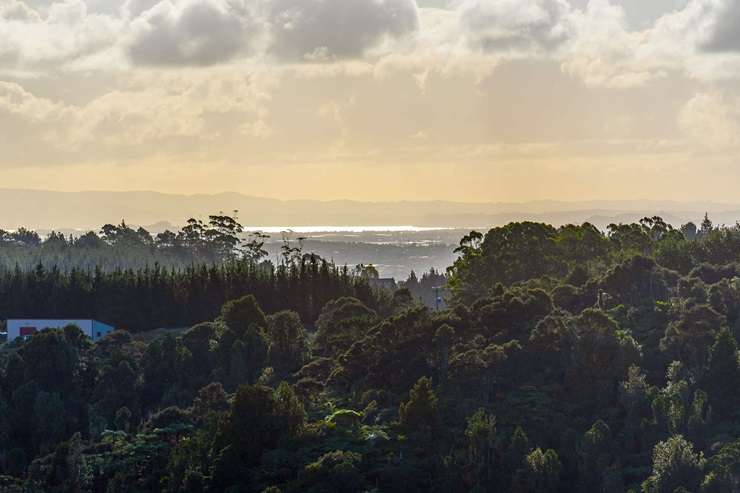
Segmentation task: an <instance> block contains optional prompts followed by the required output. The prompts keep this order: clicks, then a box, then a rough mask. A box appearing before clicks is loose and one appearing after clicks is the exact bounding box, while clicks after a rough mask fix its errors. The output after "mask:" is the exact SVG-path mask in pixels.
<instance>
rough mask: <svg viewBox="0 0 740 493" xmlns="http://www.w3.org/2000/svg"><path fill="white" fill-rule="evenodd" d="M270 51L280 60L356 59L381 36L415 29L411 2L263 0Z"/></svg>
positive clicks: (416, 19) (415, 14)
mask: <svg viewBox="0 0 740 493" xmlns="http://www.w3.org/2000/svg"><path fill="white" fill-rule="evenodd" d="M265 4H266V5H265V8H266V9H267V20H268V23H269V25H270V32H271V45H270V53H271V54H273V55H275V56H276V57H278V58H280V59H286V60H307V59H347V58H355V57H361V56H362V55H363V54H365V53H366V52H367V51H368V50H370V49H372V48H374V47H376V46H377V45H378V44H379V43H380V42H382V41H383V39H385V38H395V39H398V38H403V37H405V36H407V35H410V34H413V33H415V32H416V31H417V30H418V29H419V14H418V8H417V5H416V2H415V1H414V0H272V1H268V2H265Z"/></svg>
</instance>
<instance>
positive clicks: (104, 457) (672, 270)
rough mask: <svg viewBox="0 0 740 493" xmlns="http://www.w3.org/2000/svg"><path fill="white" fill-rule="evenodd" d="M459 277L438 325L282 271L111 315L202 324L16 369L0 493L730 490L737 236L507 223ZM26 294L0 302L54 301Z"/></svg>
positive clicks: (384, 301) (4, 389) (1, 452)
mask: <svg viewBox="0 0 740 493" xmlns="http://www.w3.org/2000/svg"><path fill="white" fill-rule="evenodd" d="M227 250H228V249H227ZM230 252H231V251H230V250H229V251H228V253H229V255H230ZM458 253H459V258H458V260H457V261H456V262H455V264H454V265H453V266H451V267H450V269H449V271H448V272H447V276H446V280H447V283H448V286H447V287H448V290H449V295H448V298H449V299H447V300H446V301H447V307H446V308H444V309H442V310H439V311H435V310H432V309H430V308H428V307H426V306H424V305H423V304H421V303H419V302H418V298H417V297H416V296H415V295H414V294H412V288H413V286H415V284H414V283H413V282H410V283H407V284H406V287H404V288H402V289H399V290H398V291H396V292H395V293H394V294H393V295H392V297H391V296H383V295H382V294H379V293H377V292H374V291H373V290H371V289H369V288H368V287H367V283H365V282H363V279H362V275H351V274H350V273H347V272H344V273H343V272H342V270H341V269H337V268H335V267H332V266H331V265H330V264H325V263H322V262H321V261H320V260H319V259H314V260H313V261H312V260H311V256H310V255H309V256H308V257H306V256H305V255H304V254H303V253H302V252H301V254H300V255H292V254H291V253H290V252H287V254H286V262H285V263H284V264H283V265H281V266H277V267H272V266H269V268H268V270H267V271H265V272H266V273H264V274H259V275H257V274H255V276H256V277H254V276H252V275H251V274H250V275H247V276H246V277H239V276H238V275H235V274H234V272H239V269H243V270H244V271H249V272H258V271H260V269H264V268H266V267H265V266H264V265H262V264H261V263H260V262H259V261H258V260H254V259H253V258H250V257H248V256H246V257H241V256H240V257H239V258H238V259H229V258H224V260H223V263H222V264H220V265H218V266H215V267H214V269H216V271H218V272H221V273H222V274H219V275H214V276H213V278H212V279H213V281H211V282H213V283H215V284H214V285H218V286H221V287H220V288H219V290H216V291H215V292H218V293H219V294H218V296H214V295H213V294H212V293H213V292H214V291H210V290H208V289H205V290H202V289H200V288H199V289H195V288H192V289H191V288H188V289H185V291H187V292H188V296H187V297H185V298H178V297H176V296H170V295H164V296H163V297H162V298H157V299H152V298H151V297H152V296H155V295H156V294H157V293H168V292H172V293H178V292H181V291H182V290H183V289H184V288H183V286H184V285H190V284H188V283H187V282H186V281H184V280H183V279H188V276H189V275H195V273H197V272H201V270H199V269H200V268H199V267H197V266H194V267H193V268H192V270H191V271H185V273H172V274H167V276H166V277H167V278H169V279H176V280H177V282H175V281H172V282H171V285H172V286H173V287H172V288H169V287H168V288H166V289H160V288H157V287H153V288H151V291H146V289H150V288H148V287H143V286H149V285H150V284H147V283H150V282H151V279H153V277H152V276H154V275H153V274H149V276H150V277H145V279H149V281H147V283H142V284H137V283H134V284H130V285H129V286H130V288H129V290H127V291H125V292H120V293H119V296H120V298H118V299H119V300H121V303H122V305H120V306H125V307H126V308H125V310H137V309H139V307H140V305H142V304H146V303H150V304H151V305H150V306H151V308H149V310H150V312H151V313H157V312H161V313H162V314H164V313H166V314H177V313H180V312H182V311H186V312H187V313H190V314H191V315H189V316H190V317H191V318H189V319H188V320H192V321H193V323H192V325H193V326H192V328H190V329H189V330H187V331H186V332H184V333H183V334H182V335H180V336H177V337H175V336H173V335H169V336H166V337H163V338H159V339H156V340H154V341H151V342H145V341H143V340H142V339H140V338H137V337H135V336H134V335H132V334H131V333H130V332H127V331H123V330H119V331H116V332H114V333H112V334H110V335H109V336H107V337H106V338H104V339H103V340H101V341H99V342H97V343H95V344H92V343H90V342H89V341H88V340H86V339H85V338H84V337H82V335H81V334H80V332H79V331H78V330H77V329H76V328H73V327H68V328H66V329H64V330H48V331H44V332H42V333H40V334H38V335H36V336H33V337H31V338H30V339H29V340H27V341H25V342H23V341H16V342H12V343H9V344H7V345H5V346H4V347H3V349H2V352H0V375H1V377H2V378H1V379H0V382H1V383H2V385H1V386H0V474H2V476H1V477H0V489H2V491H9V492H21V491H49V492H67V491H80V492H87V491H94V492H124V491H134V492H155V491H168V492H201V491H209V492H221V491H231V492H257V493H259V492H270V493H276V492H279V491H281V492H356V491H368V492H369V491H377V492H396V491H398V492H407V491H411V492H413V491H419V492H421V491H435V492H457V491H460V492H465V491H481V492H482V491H491V492H495V491H512V492H533V493H540V492H542V493H556V492H558V493H560V492H562V493H566V492H583V493H587V492H588V493H590V492H608V493H612V492H614V493H616V492H627V491H633V492H644V493H685V492H695V493H699V492H701V493H710V492H711V493H714V492H718V493H719V492H722V493H733V492H737V491H739V490H740V401H739V399H740V393H738V389H739V388H740V363H739V361H738V347H737V345H738V337H740V227H730V228H726V227H721V228H717V227H714V226H713V225H712V224H711V222H710V221H709V219H708V218H707V219H706V220H705V222H704V223H703V224H702V225H700V226H699V227H696V226H694V225H692V224H688V225H686V226H684V227H682V228H681V229H678V230H677V229H674V228H673V227H671V226H670V225H668V224H666V223H665V222H664V221H662V220H661V219H660V218H657V217H655V218H646V219H644V220H643V221H641V222H640V223H637V224H629V225H612V226H610V227H609V228H608V230H607V231H605V232H602V231H600V230H598V229H597V228H595V227H594V226H592V225H590V224H584V225H581V226H564V227H561V228H554V227H551V226H549V225H546V224H539V223H512V224H509V225H507V226H504V227H501V228H495V229H492V230H491V231H489V232H488V233H486V234H481V233H477V232H472V233H471V234H470V235H467V236H466V237H465V238H463V239H462V241H461V242H460V247H459V249H458ZM226 257H228V255H227V256H226ZM312 262H314V263H315V265H316V267H315V268H314V267H312V265H314V264H312ZM250 269H251V270H250ZM324 269H325V270H326V274H321V273H322V271H323V270H324ZM49 271H50V270H49V269H47V268H44V269H43V274H44V276H48V275H49V274H48V272H49ZM206 271H208V268H206ZM304 271H305V272H306V273H304ZM11 272H12V270H11ZM34 272H35V271H34V270H33V269H31V270H28V271H21V272H18V273H16V274H12V273H9V274H8V276H9V277H7V279H12V278H13V276H16V278H17V279H20V280H22V284H23V286H26V288H25V289H26V291H23V293H24V294H23V296H21V298H22V297H26V296H32V295H34V293H36V294H35V295H36V296H39V298H38V299H39V300H44V299H46V296H49V293H40V292H37V291H38V289H39V287H38V286H39V285H31V284H28V282H29V279H30V278H31V277H29V276H33V275H36V274H34ZM51 272H54V270H53V269H51ZM65 272H67V273H65V274H59V273H57V274H55V275H57V276H60V278H62V279H66V280H67V281H65V282H64V283H62V284H59V285H58V287H57V288H55V290H54V291H53V293H65V292H69V290H70V289H71V286H72V283H71V282H72V279H74V277H73V276H72V274H71V273H70V272H71V270H70V271H65ZM148 272H150V273H152V272H155V270H152V269H150V270H149V271H148ZM187 272H192V273H193V274H187ZM281 272H282V273H283V274H280V273H281ZM78 275H80V274H78ZM84 275H86V276H92V280H93V281H94V279H95V276H96V275H100V276H102V277H101V278H105V275H104V274H103V273H99V274H95V273H94V272H93V273H90V272H88V273H86V274H84ZM110 275H111V276H113V277H110V278H108V279H110V281H109V282H110V284H108V285H107V286H109V287H108V288H106V290H107V289H111V290H115V289H114V287H116V286H119V284H118V283H119V282H122V281H118V280H115V279H118V278H116V277H115V276H117V275H120V274H115V273H113V274H110ZM132 275H133V274H132ZM322 275H323V277H322ZM39 276H40V275H39ZM44 276H40V277H42V278H44ZM260 276H262V277H260ZM281 276H285V277H281ZM304 276H305V277H304ZM133 278H136V276H133ZM253 278H259V279H268V280H269V282H268V283H267V284H265V285H269V289H267V288H264V289H265V291H260V290H261V289H263V287H259V289H258V287H257V285H256V284H250V282H251V281H247V280H248V279H253ZM281 279H294V282H283V281H281ZM317 279H318V280H321V279H323V281H317ZM303 280H308V281H306V282H303ZM439 280H440V279H438V278H435V279H434V283H435V284H436V282H438V281H439ZM5 282H6V285H7V283H8V282H9V281H5ZM19 282H20V281H19ZM75 282H76V281H75ZM168 282H169V281H168ZM417 282H418V280H417ZM181 283H184V284H181ZM430 283H431V281H430ZM165 284H166V283H165ZM327 285H332V286H335V288H334V289H327V288H326V286H327ZM223 286H228V288H224V287H223ZM260 286H262V285H260ZM213 289H216V288H213ZM106 290H101V291H99V292H100V293H102V292H105V291H106ZM3 292H4V293H5V295H3V296H4V298H7V297H8V296H10V293H14V292H16V291H15V289H12V288H4V291H3ZM96 292H97V291H96ZM144 293H146V294H144ZM209 293H210V294H209ZM59 296H61V295H59ZM60 299H61V298H60ZM110 299H111V300H115V299H116V298H110ZM206 299H207V301H205V300H206ZM276 300H284V301H276ZM19 303H20V302H19ZM111 303H112V304H114V305H115V304H116V302H115V301H112V302H111ZM198 303H205V304H206V305H207V306H208V307H211V308H209V309H204V310H193V309H191V306H193V305H197V304H198ZM148 306H149V305H148ZM216 306H220V309H216V308H215V307H216ZM306 306H310V307H311V308H310V309H307V308H306ZM150 312H146V313H150ZM167 316H170V315H167ZM198 317H200V319H197V320H193V319H194V318H198ZM196 322H197V323H196Z"/></svg>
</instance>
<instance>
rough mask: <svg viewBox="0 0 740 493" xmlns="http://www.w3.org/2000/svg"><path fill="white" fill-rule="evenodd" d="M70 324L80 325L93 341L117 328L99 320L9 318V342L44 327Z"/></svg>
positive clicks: (28, 335)
mask: <svg viewBox="0 0 740 493" xmlns="http://www.w3.org/2000/svg"><path fill="white" fill-rule="evenodd" d="M68 325H74V326H75V327H79V328H80V330H81V331H82V332H83V333H84V334H85V335H86V336H87V337H89V338H90V339H92V340H93V341H97V340H98V339H100V338H101V337H105V335H106V334H109V333H110V332H112V331H113V330H115V329H114V328H113V327H111V326H110V325H107V324H104V323H102V322H98V321H97V320H44V319H41V320H34V319H25V320H19V319H16V320H8V324H7V329H8V342H10V341H14V340H16V339H18V338H19V337H23V338H26V337H30V336H32V335H34V334H36V333H37V332H41V331H42V330H44V329H63V328H64V327H67V326H68Z"/></svg>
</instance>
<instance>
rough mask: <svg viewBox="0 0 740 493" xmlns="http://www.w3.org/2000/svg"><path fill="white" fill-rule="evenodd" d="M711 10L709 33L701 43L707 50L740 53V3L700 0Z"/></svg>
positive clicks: (723, 0)
mask: <svg viewBox="0 0 740 493" xmlns="http://www.w3.org/2000/svg"><path fill="white" fill-rule="evenodd" d="M698 3H700V4H702V6H703V7H704V8H705V11H707V12H709V14H710V20H709V33H708V36H707V37H706V39H705V40H704V41H703V42H702V43H701V48H702V49H704V50H705V51H707V52H717V53H740V3H738V2H737V1H736V0H713V1H708V2H707V1H704V2H698Z"/></svg>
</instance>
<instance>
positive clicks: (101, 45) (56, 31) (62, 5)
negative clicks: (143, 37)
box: [0, 0, 121, 71]
mask: <svg viewBox="0 0 740 493" xmlns="http://www.w3.org/2000/svg"><path fill="white" fill-rule="evenodd" d="M120 26H121V22H120V20H118V19H114V18H112V17H109V16H106V15H99V14H91V13H89V12H88V10H87V4H86V3H85V2H84V1H83V0H64V1H58V2H53V3H52V4H51V5H50V6H49V7H48V8H47V9H45V10H44V12H43V15H42V13H41V12H39V11H37V10H34V9H32V8H31V7H29V6H28V5H27V4H25V3H20V2H17V1H15V2H14V1H10V2H8V3H7V4H3V5H2V6H0V39H2V42H1V43H0V69H9V70H17V71H24V70H42V71H44V70H46V71H49V70H50V69H51V70H53V69H56V68H58V67H59V66H63V65H65V64H66V63H68V62H70V61H73V60H79V59H82V58H84V57H87V56H90V55H92V54H95V53H99V52H102V51H104V50H106V49H108V48H110V47H111V46H113V45H114V44H115V42H116V37H117V35H118V33H119V32H120Z"/></svg>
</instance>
